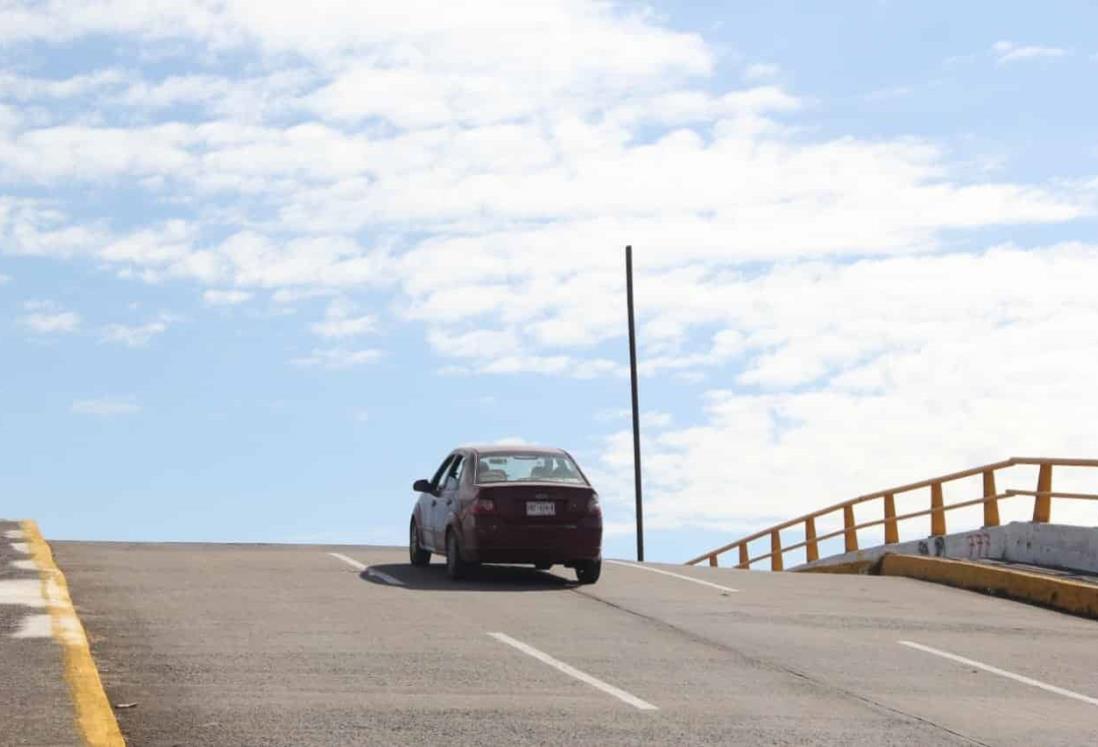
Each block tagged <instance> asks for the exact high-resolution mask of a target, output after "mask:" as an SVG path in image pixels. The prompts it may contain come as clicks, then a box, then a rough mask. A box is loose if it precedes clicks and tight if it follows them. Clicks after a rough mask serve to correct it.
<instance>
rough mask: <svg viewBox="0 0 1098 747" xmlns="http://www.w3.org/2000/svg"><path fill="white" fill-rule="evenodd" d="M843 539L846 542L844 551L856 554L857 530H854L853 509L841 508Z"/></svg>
mask: <svg viewBox="0 0 1098 747" xmlns="http://www.w3.org/2000/svg"><path fill="white" fill-rule="evenodd" d="M843 529H844V532H843V538H844V539H845V540H846V551H847V552H856V551H857V549H858V530H857V529H855V528H854V507H853V506H843Z"/></svg>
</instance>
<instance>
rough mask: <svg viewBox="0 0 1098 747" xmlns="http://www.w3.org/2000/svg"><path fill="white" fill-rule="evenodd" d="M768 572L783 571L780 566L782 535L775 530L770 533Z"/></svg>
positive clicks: (781, 565)
mask: <svg viewBox="0 0 1098 747" xmlns="http://www.w3.org/2000/svg"><path fill="white" fill-rule="evenodd" d="M770 570H772V571H783V570H785V568H784V567H783V564H782V534H781V532H779V531H778V530H777V529H775V530H774V531H773V532H771V533H770Z"/></svg>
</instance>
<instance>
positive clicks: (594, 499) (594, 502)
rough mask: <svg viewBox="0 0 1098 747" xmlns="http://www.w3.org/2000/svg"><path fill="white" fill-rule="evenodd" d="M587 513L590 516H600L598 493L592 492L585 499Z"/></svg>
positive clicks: (600, 507)
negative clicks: (589, 496)
mask: <svg viewBox="0 0 1098 747" xmlns="http://www.w3.org/2000/svg"><path fill="white" fill-rule="evenodd" d="M587 513H588V514H590V515H591V516H602V506H600V505H599V494H598V493H592V494H591V498H590V500H588V501H587Z"/></svg>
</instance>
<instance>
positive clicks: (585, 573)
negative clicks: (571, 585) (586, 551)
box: [576, 558, 602, 584]
mask: <svg viewBox="0 0 1098 747" xmlns="http://www.w3.org/2000/svg"><path fill="white" fill-rule="evenodd" d="M600 575H602V559H601V558H599V559H598V560H580V561H577V563H576V580H577V581H579V582H580V583H581V584H593V583H595V582H596V581H598V580H599V576H600Z"/></svg>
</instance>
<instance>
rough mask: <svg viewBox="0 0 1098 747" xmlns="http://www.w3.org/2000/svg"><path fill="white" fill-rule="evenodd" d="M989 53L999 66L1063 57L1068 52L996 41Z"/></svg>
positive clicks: (1053, 48)
mask: <svg viewBox="0 0 1098 747" xmlns="http://www.w3.org/2000/svg"><path fill="white" fill-rule="evenodd" d="M991 52H992V54H994V55H995V58H996V61H997V62H998V63H999V64H1003V63H1006V62H1019V61H1022V60H1037V59H1049V58H1056V57H1064V56H1066V55H1067V54H1069V53H1068V50H1066V49H1062V48H1061V47H1041V46H1036V45H1023V44H1015V43H1014V42H1010V41H998V42H995V43H994V44H993V45H991Z"/></svg>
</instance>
